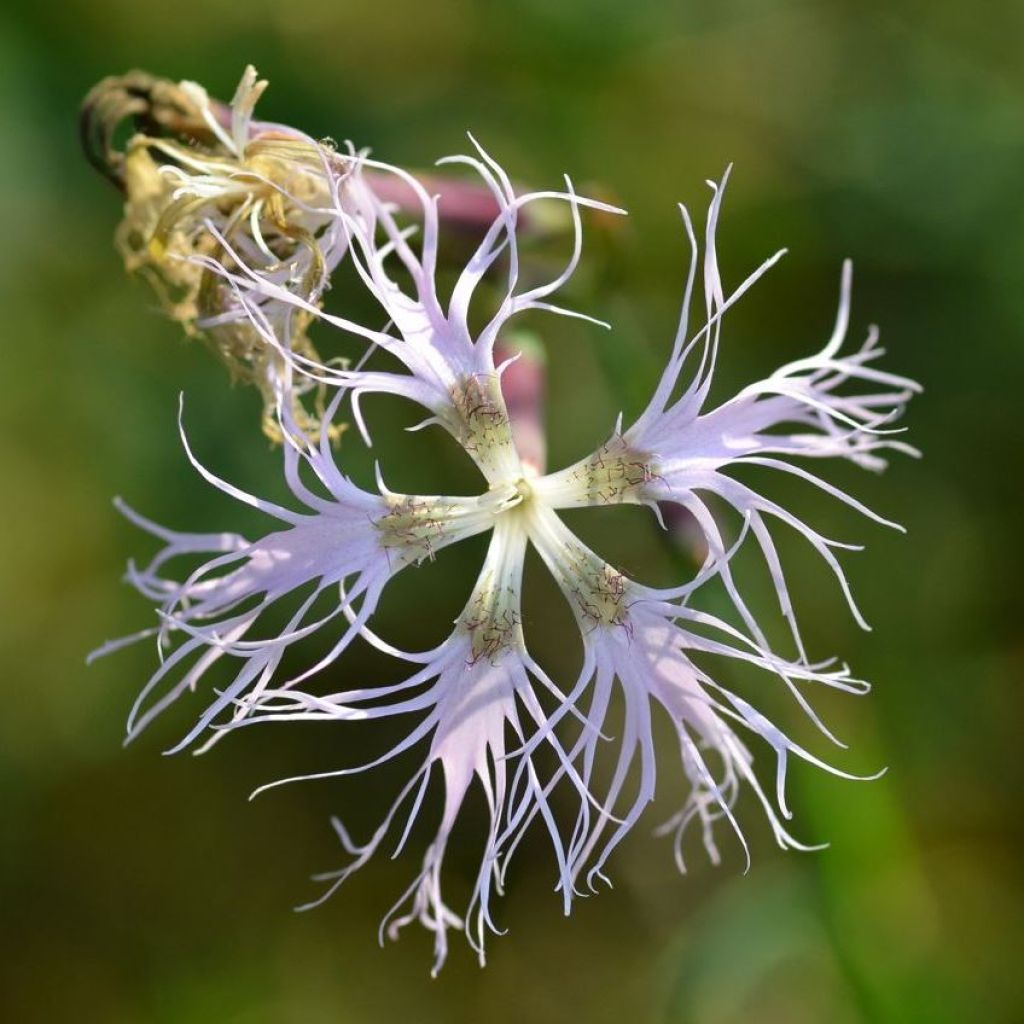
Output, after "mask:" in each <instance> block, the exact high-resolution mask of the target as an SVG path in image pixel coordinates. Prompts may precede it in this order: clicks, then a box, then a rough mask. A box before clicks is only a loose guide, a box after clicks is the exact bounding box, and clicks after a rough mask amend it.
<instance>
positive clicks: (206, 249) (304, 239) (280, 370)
mask: <svg viewBox="0 0 1024 1024" xmlns="http://www.w3.org/2000/svg"><path fill="white" fill-rule="evenodd" d="M265 85H266V83H265V82H260V81H257V79H256V74H255V71H254V70H253V69H252V68H248V69H247V70H246V74H245V75H244V76H243V79H242V82H241V84H240V85H239V89H238V91H237V93H236V94H235V98H234V100H233V102H232V106H231V108H230V109H229V108H227V107H224V106H223V105H220V104H216V103H215V102H213V101H211V100H209V98H208V97H207V96H206V93H205V91H204V90H203V89H202V88H201V87H199V86H197V85H195V84H194V83H187V82H186V83H181V84H178V85H175V84H174V83H171V82H167V81H163V80H160V79H153V78H151V77H150V76H146V75H144V74H142V73H140V72H134V73H132V74H131V75H127V76H123V77H121V78H112V79H105V80H104V81H103V82H101V83H100V84H99V85H97V86H96V87H95V89H93V91H92V92H91V93H90V94H89V96H88V97H87V98H86V101H85V105H84V107H83V138H84V140H85V142H86V148H87V152H89V153H90V157H91V159H92V160H93V162H94V163H96V164H97V166H100V167H101V169H102V170H104V173H106V174H107V176H108V177H110V178H111V179H112V180H113V181H114V182H115V183H116V184H117V185H118V186H119V187H120V188H121V190H122V192H123V193H124V200H125V201H124V217H123V219H122V221H121V223H120V225H119V226H118V228H117V231H116V233H115V242H116V245H117V249H118V251H119V252H120V254H121V256H122V258H123V260H124V263H125V267H126V269H127V270H128V271H129V272H130V273H133V274H138V275H139V276H141V277H143V278H145V279H146V280H147V281H148V282H149V284H150V286H151V287H152V288H153V290H154V292H155V293H156V295H157V297H158V299H159V301H160V305H161V307H162V309H163V311H164V312H165V313H166V314H167V315H168V316H169V317H170V318H171V319H172V320H174V321H176V322H177V323H179V324H181V326H182V328H183V329H184V330H185V332H186V333H187V334H188V335H189V336H191V337H195V338H198V339H200V340H202V341H203V342H204V343H206V344H207V345H208V346H209V347H210V348H211V349H212V350H213V351H214V352H215V353H216V354H217V355H218V356H219V357H220V358H221V359H222V360H223V362H224V363H225V365H226V366H227V367H228V369H229V371H230V373H231V375H232V378H233V379H235V380H241V381H244V382H246V383H250V384H253V385H255V386H256V387H257V388H259V390H260V391H261V393H262V394H263V398H264V406H265V415H264V430H265V432H266V433H267V434H268V435H270V436H271V437H273V438H274V439H275V440H280V433H279V427H278V423H277V417H276V415H275V414H274V405H275V400H276V396H277V392H278V390H279V389H278V388H277V387H276V385H277V383H278V381H279V380H280V379H281V376H282V375H283V374H285V373H286V372H287V371H286V367H285V366H284V362H285V361H284V359H283V358H282V357H281V355H280V354H279V353H278V352H277V351H275V349H274V347H273V345H271V344H268V342H267V340H266V339H265V338H264V337H263V336H262V335H261V334H260V332H259V331H257V330H256V328H255V327H254V326H253V325H252V324H251V323H250V322H249V320H248V319H247V318H246V317H244V316H241V317H238V318H234V319H232V318H231V317H225V318H224V320H223V322H216V318H218V317H222V316H223V315H224V314H225V313H227V312H229V311H230V310H231V308H232V306H233V304H234V303H235V301H236V300H235V297H234V295H233V293H232V291H231V288H230V285H229V284H228V283H227V282H226V281H225V280H224V278H223V277H222V276H221V275H220V274H218V273H217V272H216V271H214V270H213V269H211V268H210V267H208V266H204V265H202V264H201V263H200V262H198V261H197V260H200V259H208V260H214V261H216V262H217V263H218V264H219V265H220V266H221V267H223V268H224V269H225V270H227V271H229V272H231V271H235V270H238V269H239V268H238V266H237V263H236V261H235V260H234V259H233V258H232V256H231V253H230V252H229V248H228V247H230V249H232V250H234V251H236V252H238V253H239V254H240V255H241V257H242V258H243V259H244V260H246V262H247V263H248V264H249V265H250V266H252V267H253V268H254V269H257V270H258V271H259V272H262V273H267V272H269V273H275V272H280V271H285V272H286V276H287V280H288V287H289V289H291V290H292V291H294V292H295V294H296V295H297V297H299V298H300V299H303V300H306V301H309V302H311V303H312V304H313V305H319V302H318V295H319V293H320V291H321V290H322V288H323V286H324V284H325V282H326V275H327V270H328V267H327V265H326V261H325V257H324V253H323V251H322V248H321V244H320V239H321V236H322V234H323V231H324V229H325V226H326V225H327V223H328V222H329V220H330V216H329V214H328V213H326V212H325V211H326V210H327V209H328V207H329V205H330V200H331V196H330V187H329V183H328V176H327V173H326V170H325V166H324V160H325V155H324V153H325V151H324V150H323V149H322V148H321V147H319V146H317V145H315V144H313V143H311V142H309V141H307V140H304V139H303V138H302V137H300V136H298V135H296V136H295V137H290V136H288V135H286V134H284V133H282V132H278V131H276V130H274V131H272V130H261V131H259V132H255V133H254V132H251V131H250V124H249V121H250V118H251V114H252V109H253V107H254V105H255V103H256V100H257V99H258V98H259V96H260V94H261V93H262V92H263V88H264V87H265ZM129 115H131V116H133V117H134V118H135V119H136V122H137V123H138V124H141V126H142V127H143V128H144V129H145V130H144V131H140V132H138V133H137V134H135V135H134V136H132V137H131V138H130V139H129V141H128V143H127V145H126V147H125V150H124V152H123V153H122V152H119V151H118V150H116V149H115V148H114V146H113V142H112V139H113V134H114V130H115V128H116V126H117V124H119V123H120V122H121V121H122V120H123V119H124V118H125V117H126V116H129ZM225 122H226V123H225ZM218 235H219V236H220V238H218V237H217V236H218ZM221 239H223V240H224V241H223V242H222V241H221ZM271 305H272V304H266V305H264V306H263V307H262V308H263V311H264V312H265V313H268V314H269V321H270V323H269V326H270V328H271V329H272V330H274V331H275V332H276V333H278V334H280V335H281V338H282V339H284V338H286V339H287V346H288V347H289V348H290V349H291V351H293V352H295V353H296V354H297V355H299V356H303V357H307V358H309V359H316V360H317V361H319V359H318V357H317V353H316V351H315V349H314V347H313V345H312V343H311V342H310V340H309V338H308V336H307V331H308V328H309V325H310V322H311V319H312V316H311V314H309V313H306V312H304V311H302V310H299V309H297V308H294V307H292V306H287V307H283V308H280V309H277V310H274V309H273V308H271ZM282 306H283V304H282ZM292 390H297V391H303V390H305V391H307V392H308V391H310V390H313V391H315V390H316V389H315V388H312V389H311V388H310V387H309V386H306V387H301V386H300V387H298V388H293V389H292ZM312 404H313V405H314V409H313V410H312V411H311V410H309V409H307V408H306V407H305V406H304V405H303V404H302V402H301V401H299V400H298V398H296V400H295V402H294V408H293V417H294V419H295V422H296V423H297V424H298V425H299V427H300V429H303V430H308V431H315V430H316V429H317V426H318V420H319V414H320V413H321V412H322V409H319V408H316V406H317V405H318V404H319V403H318V400H317V396H314V399H313V403H312ZM332 429H333V430H334V431H335V432H340V428H339V427H333V428H332Z"/></svg>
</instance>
